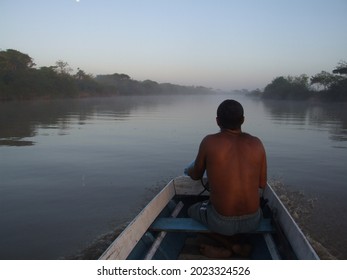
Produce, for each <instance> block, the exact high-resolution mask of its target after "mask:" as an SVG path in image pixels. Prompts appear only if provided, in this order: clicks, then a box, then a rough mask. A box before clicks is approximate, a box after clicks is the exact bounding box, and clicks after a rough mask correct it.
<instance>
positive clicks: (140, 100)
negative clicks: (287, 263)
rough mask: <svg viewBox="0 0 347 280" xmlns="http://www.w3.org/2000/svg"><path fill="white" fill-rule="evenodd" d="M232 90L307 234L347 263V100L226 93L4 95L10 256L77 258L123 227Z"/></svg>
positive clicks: (2, 151)
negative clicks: (13, 98)
mask: <svg viewBox="0 0 347 280" xmlns="http://www.w3.org/2000/svg"><path fill="white" fill-rule="evenodd" d="M226 98H233V99H236V100H238V101H240V102H241V103H242V104H243V106H244V109H245V124H244V126H243V131H245V132H248V133H250V134H253V135H256V136H258V137H259V138H261V140H262V141H263V143H264V146H265V148H266V151H267V156H268V179H269V181H271V182H274V184H276V182H277V183H278V182H280V184H281V185H283V186H284V187H285V189H286V192H287V196H288V193H289V197H290V201H289V202H290V203H292V206H293V207H294V209H296V213H295V216H296V218H298V219H299V220H300V219H301V223H302V226H303V228H304V230H305V233H306V234H308V235H309V236H310V238H312V239H313V240H315V241H317V242H319V243H321V244H322V245H323V246H324V248H325V249H327V250H328V251H329V252H330V253H331V254H332V255H333V256H335V257H336V258H339V259H347V203H346V201H347V168H346V166H347V104H346V103H344V104H341V103H340V104H335V103H330V104H322V103H314V102H310V103H309V102H280V101H276V102H275V101H266V102H265V101H261V100H255V99H251V98H247V97H244V96H239V95H222V94H217V95H201V96H200V95H198V96H197V95H190V96H183V95H182V96H147V97H143V96H142V97H138V96H131V97H125V96H119V97H112V98H91V99H79V100H55V101H27V102H7V103H1V104H0V259H63V258H67V257H69V256H73V255H74V254H77V253H78V252H80V251H81V250H82V249H84V248H85V247H87V246H88V245H89V244H91V243H92V242H93V241H95V240H97V239H98V237H100V236H102V235H103V234H105V233H108V232H110V231H112V230H114V229H116V228H118V227H120V226H121V225H124V223H126V222H128V221H129V220H131V219H132V218H133V217H134V216H135V215H136V214H137V213H138V212H139V211H140V209H141V208H142V207H143V206H144V205H145V203H146V202H147V201H148V200H149V199H150V198H152V197H153V196H154V194H155V193H156V192H157V191H158V190H159V189H160V188H162V187H163V186H164V185H165V184H166V183H167V182H168V181H169V180H170V179H172V178H173V177H175V176H178V175H182V173H183V169H184V167H185V166H186V165H187V164H188V163H189V162H190V161H191V160H192V159H194V158H195V155H196V152H197V150H198V146H199V143H200V141H201V139H202V138H203V137H204V136H205V135H206V134H210V133H215V132H217V131H218V127H217V125H216V122H215V115H216V108H217V106H218V105H219V104H220V102H222V101H223V100H224V99H226ZM304 204H305V205H304ZM306 204H307V205H306ZM301 206H302V207H303V208H304V210H303V211H301V210H300V207H301ZM301 216H303V217H301Z"/></svg>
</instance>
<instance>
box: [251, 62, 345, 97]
mask: <svg viewBox="0 0 347 280" xmlns="http://www.w3.org/2000/svg"><path fill="white" fill-rule="evenodd" d="M250 94H251V95H256V96H260V97H261V98H264V99H278V100H307V99H318V100H323V101H347V63H346V62H344V61H341V62H340V63H338V65H337V66H336V68H335V69H334V70H333V71H332V73H329V72H326V71H321V72H320V73H318V74H316V75H314V76H312V77H311V78H309V77H308V76H307V75H305V74H302V75H300V76H294V77H293V76H287V77H283V76H280V77H276V78H275V79H273V80H272V82H271V83H270V84H268V85H267V86H266V87H265V88H264V91H263V92H262V91H260V90H259V89H257V90H255V91H253V92H251V93H250Z"/></svg>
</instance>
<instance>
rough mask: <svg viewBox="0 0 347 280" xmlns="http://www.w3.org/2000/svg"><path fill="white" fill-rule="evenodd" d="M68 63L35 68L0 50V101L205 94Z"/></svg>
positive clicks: (20, 55)
mask: <svg viewBox="0 0 347 280" xmlns="http://www.w3.org/2000/svg"><path fill="white" fill-rule="evenodd" d="M72 72H73V70H72V69H71V68H70V66H69V64H68V63H67V62H64V61H62V60H59V61H57V62H56V64H55V65H54V66H48V67H40V68H38V69H37V68H35V63H34V61H33V59H32V58H31V57H30V56H29V55H27V54H23V53H21V52H19V51H17V50H12V49H8V50H6V51H0V100H18V99H36V98H67V97H81V96H107V95H114V94H165V93H207V92H210V89H207V88H204V87H187V86H179V85H173V84H159V83H157V82H154V81H150V80H146V81H143V82H140V81H136V80H132V79H131V78H130V77H129V76H128V75H126V74H112V75H99V76H97V77H95V78H94V77H93V76H92V75H89V74H86V73H85V72H84V71H83V70H81V69H79V68H78V69H77V72H76V73H75V74H72Z"/></svg>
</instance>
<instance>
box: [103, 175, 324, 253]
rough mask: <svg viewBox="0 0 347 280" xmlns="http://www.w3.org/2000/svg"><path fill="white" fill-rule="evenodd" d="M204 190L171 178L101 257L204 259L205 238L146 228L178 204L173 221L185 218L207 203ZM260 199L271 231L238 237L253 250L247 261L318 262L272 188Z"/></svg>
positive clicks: (188, 232) (194, 183) (183, 179)
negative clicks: (201, 248)
mask: <svg viewBox="0 0 347 280" xmlns="http://www.w3.org/2000/svg"><path fill="white" fill-rule="evenodd" d="M206 180H207V179H206ZM203 191H204V189H203V187H202V184H201V183H200V182H199V181H193V180H191V179H190V178H189V177H187V176H180V177H177V178H175V179H173V180H171V181H170V182H169V183H168V184H167V185H166V186H165V187H164V188H163V189H162V190H161V191H160V192H159V193H158V194H157V195H156V196H155V197H154V198H153V199H152V200H151V201H150V202H149V203H148V205H146V207H145V208H144V209H143V210H142V211H141V212H140V213H139V214H138V215H137V216H136V217H135V219H134V220H133V221H132V222H131V223H130V224H129V225H128V226H127V228H126V229H125V230H124V231H123V232H122V233H121V234H120V235H119V236H118V237H117V239H116V240H115V241H114V242H113V243H112V244H111V245H110V247H109V248H108V249H107V250H106V251H105V252H104V253H103V255H102V256H101V257H100V259H103V260H109V259H120V260H124V259H129V260H131V259H135V260H140V259H145V257H146V259H158V260H159V259H160V260H165V259H203V257H202V255H201V254H200V252H199V245H200V244H201V243H202V242H203V243H206V244H208V243H210V242H206V238H208V237H207V235H206V234H202V233H200V232H196V231H192V230H184V231H174V232H171V231H167V232H160V231H159V232H158V230H156V231H155V230H151V229H150V228H151V225H152V223H153V222H154V221H156V219H157V218H165V217H170V216H171V214H172V212H173V209H175V208H176V206H177V205H178V204H181V203H183V208H182V209H181V210H180V211H179V212H178V216H177V218H186V217H187V209H188V207H189V206H190V205H192V204H193V203H195V202H198V201H202V200H206V199H208V192H203ZM262 197H263V199H261V205H262V212H263V217H264V218H265V219H268V220H269V219H270V220H271V225H272V228H271V231H266V232H259V231H258V232H257V233H250V234H242V235H239V241H240V242H241V243H245V244H249V245H251V246H252V248H253V249H252V251H251V254H250V255H249V256H248V257H247V259H254V260H268V259H319V257H318V256H317V254H316V252H315V251H314V250H313V248H312V247H311V245H310V244H309V242H308V241H307V239H306V237H305V236H304V234H303V233H302V231H301V230H300V228H299V227H298V225H297V224H296V223H295V221H294V220H293V218H292V217H291V215H290V214H289V212H288V211H287V209H286V208H285V207H284V205H283V204H282V202H281V201H280V200H279V198H278V197H277V195H276V194H275V192H274V191H273V189H272V188H271V186H270V185H269V186H268V187H267V188H266V189H265V191H264V192H263V194H262ZM159 240H160V241H159ZM158 241H159V242H158ZM207 241H208V240H207ZM239 241H238V243H239ZM211 245H212V244H211ZM215 245H217V244H215ZM154 248H155V249H154ZM149 256H150V257H149ZM236 258H239V257H237V256H236Z"/></svg>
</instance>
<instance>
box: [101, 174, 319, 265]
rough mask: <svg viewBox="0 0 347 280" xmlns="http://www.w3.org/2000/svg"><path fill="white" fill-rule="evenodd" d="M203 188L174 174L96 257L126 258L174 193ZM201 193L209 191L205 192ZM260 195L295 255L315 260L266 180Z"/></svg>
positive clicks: (315, 254)
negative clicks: (273, 210)
mask: <svg viewBox="0 0 347 280" xmlns="http://www.w3.org/2000/svg"><path fill="white" fill-rule="evenodd" d="M206 180H207V179H206ZM203 190H204V188H203V186H202V184H201V182H200V181H195V180H192V179H191V178H190V177H188V176H178V177H176V178H174V179H172V180H170V182H169V183H167V184H166V185H165V187H164V188H163V189H162V190H161V191H160V192H159V193H158V194H157V195H156V196H155V197H154V198H153V199H152V200H151V201H150V202H149V203H148V204H147V205H146V206H145V208H143V209H142V211H141V212H140V213H139V214H138V215H137V216H136V217H135V218H134V219H133V220H132V221H131V222H130V223H129V225H128V226H127V227H126V228H125V229H124V231H123V232H122V233H121V234H120V235H119V236H118V237H117V238H116V239H115V240H114V241H113V242H112V244H111V245H110V246H109V247H108V249H106V251H105V252H104V253H103V254H102V255H101V257H100V258H99V259H100V260H109V259H118V260H124V259H126V258H127V257H128V256H129V254H130V253H131V251H132V250H133V248H134V247H135V246H136V244H137V243H138V242H139V241H140V239H141V237H142V236H143V235H144V234H145V233H146V231H147V230H148V228H149V227H150V225H151V224H152V223H153V222H154V220H155V219H156V218H157V216H158V215H159V214H160V212H161V211H162V210H163V209H164V208H165V206H166V205H167V203H168V202H169V201H170V200H171V199H172V198H173V197H174V196H175V195H199V194H201V192H202V191H203ZM205 194H206V195H209V193H207V192H205V193H204V195H205ZM263 196H264V198H265V199H267V200H268V204H269V206H270V208H271V209H275V212H276V215H277V218H278V222H279V224H280V227H281V228H282V229H283V230H284V233H285V235H286V238H287V239H288V241H289V243H290V245H291V246H292V249H293V250H294V253H295V254H296V255H297V257H298V259H313V260H319V257H318V255H317V253H316V252H315V250H314V249H313V247H312V246H311V244H310V243H309V241H308V240H307V238H306V237H305V235H304V234H303V232H302V231H301V229H300V228H299V226H298V225H297V223H296V222H295V221H294V219H293V218H292V216H291V215H290V213H289V211H288V210H287V209H286V207H285V206H284V204H283V203H282V202H281V200H280V199H279V197H278V196H277V195H276V193H275V191H274V190H273V188H272V187H271V186H270V185H269V184H267V187H266V188H265V190H264V191H263Z"/></svg>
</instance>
